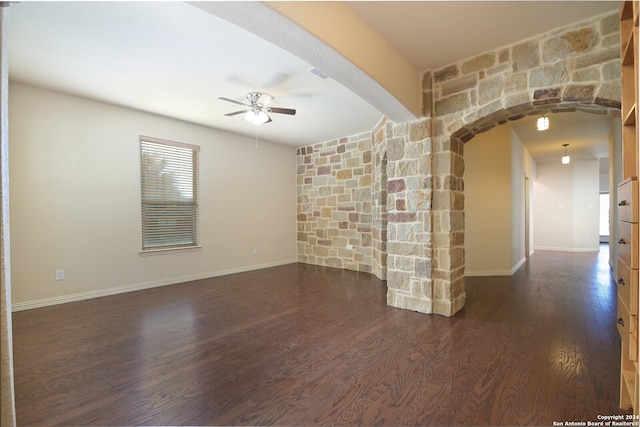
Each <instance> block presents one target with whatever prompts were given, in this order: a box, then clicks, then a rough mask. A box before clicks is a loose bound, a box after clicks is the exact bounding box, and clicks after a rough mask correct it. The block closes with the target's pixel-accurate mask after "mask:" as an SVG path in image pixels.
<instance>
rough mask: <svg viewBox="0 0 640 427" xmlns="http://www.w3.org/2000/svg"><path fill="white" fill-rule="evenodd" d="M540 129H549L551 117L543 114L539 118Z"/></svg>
mask: <svg viewBox="0 0 640 427" xmlns="http://www.w3.org/2000/svg"><path fill="white" fill-rule="evenodd" d="M537 124H538V130H547V129H549V117H547V116H542V117H540V118H538V123H537Z"/></svg>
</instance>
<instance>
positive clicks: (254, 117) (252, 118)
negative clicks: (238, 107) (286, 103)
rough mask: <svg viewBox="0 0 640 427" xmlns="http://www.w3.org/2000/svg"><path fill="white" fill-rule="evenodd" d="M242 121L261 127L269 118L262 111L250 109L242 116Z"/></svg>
mask: <svg viewBox="0 0 640 427" xmlns="http://www.w3.org/2000/svg"><path fill="white" fill-rule="evenodd" d="M244 119H245V120H246V121H248V122H249V123H251V124H254V125H261V124H263V123H267V122H268V121H269V116H267V113H265V112H264V111H262V110H258V109H251V110H249V111H247V113H246V114H245V115H244Z"/></svg>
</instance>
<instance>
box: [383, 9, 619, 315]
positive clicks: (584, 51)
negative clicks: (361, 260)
mask: <svg viewBox="0 0 640 427" xmlns="http://www.w3.org/2000/svg"><path fill="white" fill-rule="evenodd" d="M619 42H620V40H619V20H618V16H617V14H615V13H614V14H608V15H604V16H598V17H594V18H592V19H589V20H586V21H583V22H580V23H576V24H574V25H571V26H568V27H565V28H559V29H557V30H553V31H550V32H548V33H546V34H542V35H539V36H536V37H535V38H531V39H528V40H524V41H521V42H519V43H517V44H514V45H511V46H505V47H502V48H499V49H496V50H494V51H490V52H486V53H483V54H481V55H479V56H477V57H474V58H469V59H466V60H464V61H461V62H459V63H456V64H451V65H448V66H446V67H443V68H441V69H437V70H428V71H426V72H425V73H424V75H423V80H422V86H423V114H424V116H425V118H426V119H425V120H424V121H423V122H422V123H426V127H427V128H428V135H427V137H426V138H425V139H424V140H423V144H424V149H425V152H424V155H423V156H422V157H421V159H420V165H421V167H420V169H419V170H420V175H419V178H420V180H419V182H417V181H416V180H415V175H409V174H404V173H403V171H401V170H400V169H399V168H397V167H396V169H395V175H393V176H392V175H391V174H390V176H389V193H390V194H391V192H392V190H393V191H396V192H397V194H406V193H408V189H410V188H411V187H410V183H411V180H412V179H413V180H414V181H416V182H413V184H415V186H414V188H416V190H415V191H417V192H418V193H419V194H420V196H421V197H422V196H424V198H422V199H421V200H426V202H423V203H421V204H420V206H417V208H416V209H415V210H407V211H406V212H401V211H392V210H391V209H392V208H393V207H392V206H390V207H389V209H390V211H389V230H390V235H389V271H388V279H387V282H388V288H389V291H388V294H387V301H388V303H389V304H390V305H393V306H395V307H400V308H406V309H410V310H415V311H421V312H424V313H434V314H441V315H445V316H452V315H454V314H455V313H456V312H458V311H459V310H461V309H462V308H463V307H464V305H465V299H466V294H465V287H464V272H465V258H464V257H465V255H464V238H465V235H464V182H463V174H464V169H465V165H464V143H465V142H467V141H469V140H470V139H471V138H473V136H474V135H476V134H478V133H481V132H484V131H487V130H489V129H491V128H493V127H495V126H497V125H500V124H504V123H507V122H509V121H513V120H517V119H519V118H522V117H525V116H527V115H532V114H541V113H547V112H567V111H586V112H590V113H595V114H610V115H612V116H617V115H619V109H620V74H621V70H620V59H619V58H620V46H619ZM400 126H402V125H398V127H400ZM409 126H410V127H420V124H410V125H409ZM411 140H412V138H411V137H409V139H408V140H407V141H403V143H404V144H405V145H406V143H407V142H410V141H411ZM405 149H406V147H405ZM388 150H389V153H394V152H396V151H400V150H399V149H396V148H394V144H393V143H392V140H391V139H390V140H389V141H388ZM395 157H397V156H395V155H394V156H392V155H391V154H390V157H389V161H390V163H391V162H392V161H393V160H394V159H395ZM403 160H404V159H398V161H403ZM425 165H426V167H424V166H425ZM390 197H391V196H390ZM394 230H398V231H406V230H408V231H409V232H411V233H413V234H410V233H409V232H406V233H404V234H402V235H401V234H400V233H396V235H395V236H394V235H393V234H392V232H393V231H394ZM400 237H402V239H401V238H400ZM405 255H406V256H405ZM403 256H405V258H408V257H412V258H413V260H414V261H413V264H411V265H403V264H399V263H398V261H397V260H403V259H404V258H403ZM394 260H395V261H394ZM418 261H419V262H418Z"/></svg>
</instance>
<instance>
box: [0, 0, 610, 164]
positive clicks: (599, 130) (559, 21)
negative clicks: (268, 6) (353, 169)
mask: <svg viewBox="0 0 640 427" xmlns="http://www.w3.org/2000/svg"><path fill="white" fill-rule="evenodd" d="M203 5H204V3H200V4H199V6H198V3H196V6H194V5H192V4H188V3H183V2H173V1H164V2H147V1H145V2H82V1H77V2H53V1H46V2H31V1H27V2H20V3H14V4H12V5H11V8H10V9H11V11H10V14H11V16H10V32H9V76H10V79H11V80H13V81H16V82H21V83H25V84H30V85H35V86H40V87H44V88H48V89H52V90H57V91H62V92H67V93H71V94H74V95H78V96H83V97H87V98H92V99H96V100H100V101H105V102H110V103H114V104H118V105H123V106H127V107H131V108H135V109H139V110H143V111H149V112H152V113H156V114H161V115H165V116H169V117H174V118H177V119H181V120H185V121H189V122H193V123H198V124H202V125H205V126H210V127H213V128H218V129H223V130H227V131H230V132H235V133H240V134H244V135H248V136H251V137H254V136H255V135H256V131H257V132H258V138H260V139H262V140H268V141H273V142H277V143H282V144H287V145H291V146H296V147H297V146H303V145H307V144H313V143H317V142H322V141H326V140H331V139H334V138H338V137H342V136H346V135H352V134H356V133H360V132H366V131H369V130H370V129H371V128H372V127H373V126H374V125H375V124H376V123H377V122H378V121H379V120H380V118H381V117H382V116H383V115H385V114H388V112H387V111H380V110H379V109H376V108H374V107H372V106H371V105H370V103H368V102H367V101H365V100H364V99H363V98H365V99H370V98H369V94H367V93H364V94H363V93H362V91H360V92H359V93H360V94H361V95H362V97H361V96H358V95H355V94H354V93H353V92H352V91H351V90H349V89H348V88H345V87H343V86H342V85H340V84H339V83H337V82H336V81H335V80H333V79H332V78H331V73H330V72H329V70H327V69H326V68H327V67H325V69H324V70H322V71H324V72H325V73H327V74H329V75H330V77H329V78H327V79H324V80H323V79H321V78H319V77H317V76H316V75H315V74H313V73H311V72H310V71H309V70H310V69H311V68H312V67H314V66H318V65H317V64H310V63H307V62H305V61H302V60H301V59H299V58H297V57H295V56H293V55H292V54H290V53H288V52H287V51H285V50H284V49H282V48H280V47H278V46H275V45H274V44H272V43H270V42H268V41H266V40H264V39H262V38H260V37H258V36H256V35H254V34H252V33H250V32H249V31H246V30H244V29H242V28H240V27H238V26H236V25H233V24H231V23H229V22H227V21H226V20H223V19H221V18H219V17H217V16H214V14H212V12H211V11H207V10H203V9H206V7H204V6H203ZM217 5H224V6H225V8H226V12H225V13H227V15H226V16H225V19H228V20H229V21H233V22H236V23H237V22H241V21H242V16H236V17H235V19H229V14H231V15H233V14H234V13H235V14H236V15H242V14H243V13H244V10H246V9H247V7H251V5H255V3H253V2H225V3H222V2H219V3H216V6H212V9H214V10H215V9H216V8H217V7H218V6H217ZM349 6H350V7H351V9H352V10H353V11H355V12H356V13H357V14H358V15H360V16H361V17H362V18H363V19H364V20H365V21H367V22H368V23H369V24H370V25H371V26H372V27H373V28H374V29H375V30H376V31H377V32H378V33H380V34H381V35H382V36H383V37H384V38H385V39H386V40H387V41H388V42H389V43H390V44H391V45H392V46H394V47H395V48H396V49H397V50H398V51H399V52H400V53H401V54H403V55H404V56H405V57H406V58H407V59H408V60H409V61H410V62H411V63H412V64H414V66H416V67H417V68H418V69H426V68H438V67H442V66H444V65H447V64H450V63H453V62H456V61H458V60H461V59H464V58H468V57H472V56H474V55H477V54H479V53H482V52H484V51H486V50H489V49H494V48H497V47H500V46H504V45H508V44H511V43H514V42H516V41H518V40H522V39H523V38H526V37H530V36H533V35H535V34H540V33H542V32H545V31H547V30H549V29H552V28H556V27H559V26H562V25H565V24H568V23H571V22H576V21H579V20H582V19H584V18H586V17H589V16H595V15H599V14H602V13H605V12H608V11H613V10H617V8H618V3H617V2H615V1H604V2H597V1H586V2H581V1H553V2H539V1H527V2H525V1H498V2H485V1H475V2H461V1H449V2H432V1H424V2H420V1H414V2H392V1H379V2H349ZM272 22H273V21H270V20H269V19H267V18H265V19H264V22H263V23H261V25H264V26H265V27H267V28H268V26H269V25H270V24H271V23H272ZM283 28H284V27H283ZM279 30H280V28H279V27H277V28H274V27H271V28H268V31H270V32H271V33H273V32H277V31H279ZM282 31H284V29H283V30H282ZM254 32H255V31H254ZM280 37H281V38H282V39H286V37H287V34H281V35H280ZM470 41H473V42H470ZM312 56H313V55H311V57H312ZM250 91H262V92H267V93H269V94H271V95H273V96H274V97H275V101H274V102H273V104H272V105H273V106H275V107H286V108H294V109H296V110H297V114H296V115H295V116H286V115H278V114H273V115H272V118H273V122H271V123H268V124H266V125H263V126H259V127H257V128H256V127H254V126H252V125H250V124H248V123H247V122H245V121H244V119H243V118H242V115H238V116H234V117H225V116H224V114H225V113H227V112H230V111H236V110H238V108H237V107H238V106H237V105H234V104H231V103H227V102H224V101H221V100H219V99H218V97H220V96H224V97H228V98H232V99H236V100H239V101H244V99H243V97H244V95H245V94H246V93H247V92H250ZM372 96H373V95H372ZM381 109H382V108H381ZM572 114H573V113H572ZM565 115H566V116H570V115H571V114H565ZM580 117H581V115H575V116H573V118H572V119H571V121H572V122H575V121H577V120H578V118H580ZM600 122H601V120H600V119H598V120H593V119H592V118H590V120H589V121H588V122H587V123H588V126H586V125H584V124H574V125H573V129H574V131H573V132H586V134H585V135H586V136H588V137H589V138H591V137H593V136H594V135H595V139H597V140H603V141H604V142H605V143H606V140H607V138H605V137H603V135H604V132H607V135H608V132H609V131H610V128H611V124H610V121H608V122H607V123H601V124H602V126H596V124H598V123H600ZM523 123H524V121H523ZM556 123H557V122H556ZM580 123H583V122H580ZM512 125H515V126H517V127H520V122H515V123H513V124H512ZM527 126H528V125H527ZM527 126H525V127H527ZM523 129H524V128H522V129H521V130H520V131H519V134H521V135H520V136H521V138H522V139H523V141H524V142H525V143H526V144H529V143H531V139H535V140H539V138H540V135H539V134H536V133H534V134H531V133H530V132H526V131H525V130H523ZM548 135H551V133H549V134H548ZM574 135H575V136H577V137H578V138H580V135H577V134H574ZM585 135H583V136H585ZM547 138H550V137H547ZM534 142H535V141H534ZM548 143H549V144H552V145H558V144H557V143H556V142H555V141H554V142H548ZM541 144H543V142H539V145H541ZM571 144H572V146H573V145H574V143H573V142H571ZM575 145H576V152H575V153H576V154H577V149H578V147H577V146H578V145H579V144H578V143H577V142H575ZM553 149H554V150H556V149H557V147H555V146H554V147H553ZM534 151H535V150H534ZM537 155H538V154H534V156H537ZM594 155H595V154H594ZM540 156H542V154H540Z"/></svg>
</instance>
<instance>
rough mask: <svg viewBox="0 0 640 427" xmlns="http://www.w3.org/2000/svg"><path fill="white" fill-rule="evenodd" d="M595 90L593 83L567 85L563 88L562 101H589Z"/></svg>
mask: <svg viewBox="0 0 640 427" xmlns="http://www.w3.org/2000/svg"><path fill="white" fill-rule="evenodd" d="M595 90H596V88H595V86H594V85H575V84H574V85H569V86H567V87H566V88H565V90H564V94H563V96H562V99H563V100H564V101H578V102H582V101H584V102H591V101H592V100H593V97H594V95H595Z"/></svg>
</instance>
